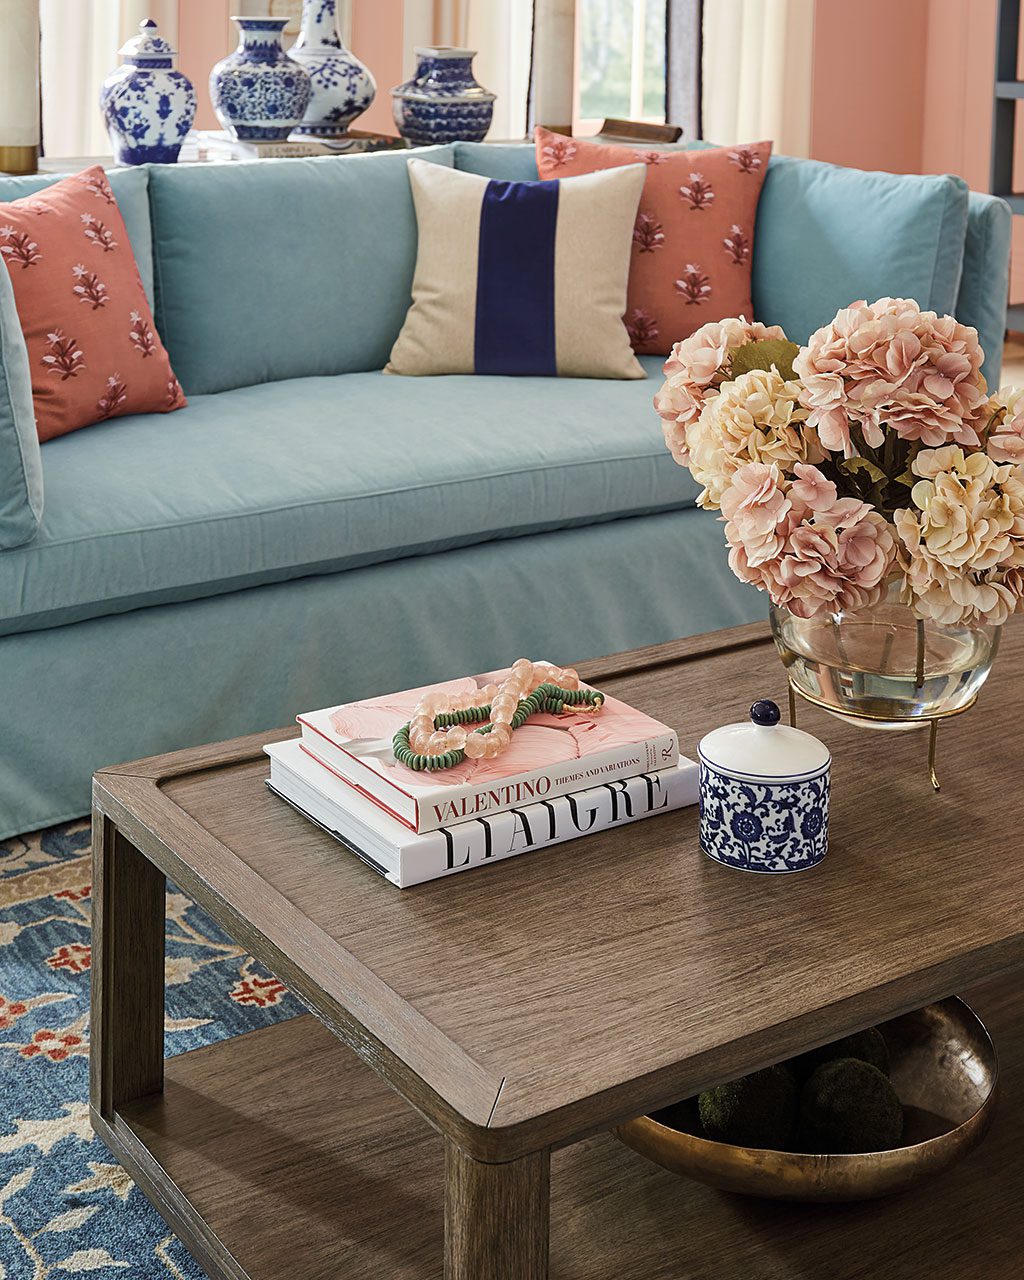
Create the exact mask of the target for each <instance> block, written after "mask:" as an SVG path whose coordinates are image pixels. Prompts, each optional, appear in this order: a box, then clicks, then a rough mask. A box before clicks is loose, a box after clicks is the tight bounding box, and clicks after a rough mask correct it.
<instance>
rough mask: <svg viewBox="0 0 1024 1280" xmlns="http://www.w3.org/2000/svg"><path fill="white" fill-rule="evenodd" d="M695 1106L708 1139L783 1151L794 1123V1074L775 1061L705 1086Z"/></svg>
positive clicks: (795, 1107) (795, 1104)
mask: <svg viewBox="0 0 1024 1280" xmlns="http://www.w3.org/2000/svg"><path fill="white" fill-rule="evenodd" d="M697 1107H698V1110H699V1112H700V1122H701V1126H702V1128H703V1129H704V1132H705V1134H707V1136H708V1137H709V1138H713V1139H715V1141H717V1142H731V1143H733V1144H735V1145H736V1146H740V1147H769V1148H772V1149H773V1150H776V1151H785V1150H786V1148H787V1146H788V1145H789V1142H790V1139H791V1138H792V1136H793V1127H794V1124H795V1123H796V1110H797V1085H796V1077H795V1076H794V1075H793V1072H792V1071H791V1070H790V1068H789V1067H788V1066H786V1065H785V1063H777V1064H776V1065H775V1066H774V1067H767V1068H765V1070H764V1071H755V1072H754V1073H753V1075H749V1076H744V1077H743V1078H742V1079H741V1080H732V1081H730V1082H729V1083H728V1084H718V1085H715V1087H714V1088H713V1089H705V1090H704V1092H703V1093H702V1094H701V1095H700V1097H699V1098H698V1099H697Z"/></svg>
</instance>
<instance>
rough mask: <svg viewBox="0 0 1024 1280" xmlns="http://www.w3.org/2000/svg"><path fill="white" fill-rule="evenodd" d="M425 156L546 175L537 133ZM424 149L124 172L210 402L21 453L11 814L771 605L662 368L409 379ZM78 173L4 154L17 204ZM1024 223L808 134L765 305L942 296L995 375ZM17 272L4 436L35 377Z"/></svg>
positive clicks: (21, 823) (6, 643)
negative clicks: (231, 748) (175, 758)
mask: <svg viewBox="0 0 1024 1280" xmlns="http://www.w3.org/2000/svg"><path fill="white" fill-rule="evenodd" d="M418 154H419V155H420V156H422V157H424V158H427V159H431V160H433V161H434V162H436V163H438V164H444V165H456V166H458V167H461V168H466V169H470V170H473V171H475V172H478V173H483V174H485V175H488V176H492V177H499V178H535V177H536V167H535V164H534V159H533V151H532V148H531V147H529V146H504V145H496V146H490V145H480V144H456V145H455V146H449V147H439V148H433V149H430V150H428V151H423V152H419V153H418ZM405 163H406V162H405V157H404V156H403V155H401V154H398V153H390V154H384V155H374V156H360V157H352V158H324V159H315V160H283V161H260V162H255V163H251V164H235V165H218V166H214V165H209V166H202V165H197V166H153V167H144V168H140V169H135V170H123V171H118V172H115V173H113V174H112V176H111V181H112V185H113V188H114V191H115V194H116V195H117V198H118V201H119V204H120V206H121V209H122V212H123V213H124V216H125V220H126V224H127V227H128V231H129V235H130V238H131V241H132V245H133V247H134V250H135V253H136V256H137V258H138V261H139V265H140V269H141V272H142V276H143V282H144V284H145V286H146V288H147V291H148V292H149V294H150V297H151V299H152V301H153V303H154V308H155V316H156V322H157V325H158V327H159V329H160V332H161V334H162V336H163V338H164V341H165V343H166V345H167V347H168V350H169V353H170V357H171V361H172V363H173V365H174V367H175V370H176V372H177V374H178V377H179V379H180V380H181V382H182V384H183V386H184V389H185V391H186V393H187V395H188V397H189V406H188V408H186V409H184V410H182V411H180V412H178V413H174V414H170V415H167V416H153V417H129V418H119V419H115V420H112V421H109V422H105V423H102V424H101V425H98V426H95V427H92V428H88V429H85V430H82V431H78V432H75V433H73V434H71V435H68V436H64V437H62V438H59V439H56V440H53V441H50V442H49V443H47V444H45V445H43V446H42V448H41V450H36V451H35V452H33V451H32V450H30V449H26V448H23V449H22V456H21V462H22V464H23V466H22V470H21V472H19V471H18V466H17V456H18V455H16V454H15V453H12V451H11V449H9V448H8V449H7V452H6V455H4V456H5V457H6V462H5V463H3V465H0V528H2V527H4V521H7V524H6V527H7V528H8V530H15V531H16V532H15V533H14V534H13V535H9V536H8V537H7V539H6V545H4V546H3V549H0V837H6V836H8V835H11V834H15V833H18V832H22V831H26V830H30V829H32V828H35V827H39V826H43V825H46V824H49V823H53V822H58V821H61V820H64V819H67V818H71V817H74V816H77V815H79V814H83V813H85V812H86V811H87V810H88V806H89V782H90V775H91V773H92V772H93V770H94V769H96V768H98V767H101V766H105V765H110V764H113V763H115V762H117V761H120V760H126V759H131V758H134V757H138V756H143V755H148V754H151V753H155V752H160V751H166V750H170V749H173V748H177V747H184V746H187V745H190V744H195V743H198V742H202V741H208V740H213V739H217V738H223V737H229V736H231V735H234V734H241V733H246V732H250V731H254V730H258V729H269V728H271V727H273V726H276V725H280V724H283V723H285V722H287V721H288V720H289V719H290V718H291V717H292V716H293V715H294V714H295V712H296V711H298V710H302V709H306V708H309V707H315V706H320V705H325V704H328V703H332V702H339V701H343V700H345V699H348V698H352V697H355V696H357V695H363V694H372V693H379V692H383V691H387V690H388V689H390V688H394V687H399V686H407V685H410V684H419V683H423V682H425V681H429V680H433V679H436V678H440V677H444V676H451V675H456V674H461V673H464V672H466V671H475V670H483V669H486V668H488V667H492V666H494V665H496V664H499V663H501V662H504V661H506V660H508V659H510V658H514V657H517V656H518V655H520V654H522V653H526V654H528V655H532V656H534V657H546V658H550V659H552V660H554V661H556V662H572V661H577V660H581V659H584V658H587V657H590V656H593V655H597V654H600V653H604V652H609V651H613V650H618V649H626V648H631V647H634V646H637V645H644V644H651V643H656V642H659V641H663V640H668V639H670V638H672V637H675V636H680V635H685V634H690V633H694V632H699V631H704V630H708V629H711V628H715V627H721V626H728V625H731V624H735V623H740V622H744V621H747V620H750V619H752V618H755V617H758V616H761V615H762V614H763V612H764V601H763V598H762V597H760V596H758V595H757V594H756V593H755V592H753V591H752V590H751V589H749V588H747V587H745V586H743V585H741V584H740V583H739V582H737V581H736V580H735V579H734V578H733V577H732V575H731V573H730V572H729V570H728V567H727V565H726V559H725V554H724V551H723V546H722V535H721V528H720V526H719V525H718V523H717V522H716V520H715V518H714V517H713V516H711V515H709V514H706V513H703V512H700V511H699V510H698V509H696V508H695V506H694V498H695V494H696V487H695V485H694V484H693V482H692V480H691V479H690V477H689V475H688V474H687V473H686V472H685V471H683V470H682V469H681V468H679V467H677V466H676V465H675V464H674V463H673V461H672V459H671V457H670V456H669V454H668V452H667V451H666V449H665V447H664V444H663V442H662V436H661V429H660V423H659V421H658V419H657V417H656V415H655V413H654V411H653V409H652V406H651V398H652V396H653V394H654V391H655V390H656V388H657V385H658V377H659V374H660V360H658V359H645V360H644V365H645V368H646V370H647V373H648V378H647V380H646V381H644V382H639V381H637V382H601V381H582V380H579V381H572V380H558V379H538V378H521V379H513V378H482V377H481V378H473V377H440V378H425V379H403V378H399V377H390V376H383V375H382V374H381V372H380V370H381V369H382V367H383V365H384V364H385V362H386V360H387V357H388V353H389V351H390V348H391V345H392V343H393V342H394V340H395V337H396V336H397V334H398V332H399V329H400V327H401V324H402V321H403V318H404V315H405V311H406V308H407V306H408V304H409V299H410V286H411V281H412V273H413V267H414V262H415V254H416V223H415V216H414V213H413V208H412V202H411V198H410V195H409V189H408V179H407V175H406V171H405ZM50 180H52V179H44V178H34V179H4V178H0V201H2V200H9V199H13V198H16V197H17V196H20V195H25V194H28V193H29V192H30V191H31V190H33V189H34V188H35V187H38V186H40V185H42V184H43V183H44V182H46V181H50ZM1009 227H1010V217H1009V211H1008V209H1007V208H1006V206H1005V204H1003V203H1002V202H1001V201H998V200H994V199H992V198H990V197H985V196H976V195H969V194H968V192H967V190H966V188H965V186H964V184H963V183H962V182H960V181H959V180H958V179H954V178H948V177H898V176H893V175H888V174H867V173H859V172H854V171H850V170H840V169H835V168H833V167H831V166H828V165H821V164H816V163H813V162H810V161H800V160H792V159H789V158H786V157H778V158H776V159H774V160H773V161H772V163H771V166H770V168H769V172H768V175H767V178H766V182H765V187H764V193H763V196H762V200H761V207H760V211H759V215H758V224H757V231H756V242H755V266H754V304H755V310H756V313H757V317H758V318H759V319H762V320H765V321H767V322H775V323H780V324H782V325H783V326H784V327H785V328H786V330H787V332H788V333H789V335H790V336H791V337H792V338H794V339H796V340H798V341H800V340H803V339H805V338H806V337H807V335H808V333H809V332H811V330H813V329H814V328H815V327H817V326H818V325H820V324H823V323H825V322H826V321H828V320H829V319H830V318H831V317H832V315H833V314H834V313H835V311H836V310H837V309H838V308H839V307H840V306H843V305H845V304H847V303H848V302H850V301H852V300H853V299H855V298H857V297H867V298H869V299H871V298H874V297H877V296H880V295H883V294H894V295H903V296H912V297H916V298H917V299H918V300H919V301H920V302H921V303H922V304H923V305H926V306H930V307H933V308H935V309H936V310H939V311H955V313H956V314H957V315H958V316H959V318H960V319H961V320H963V321H965V322H967V323H969V324H973V325H975V326H976V327H977V328H978V329H979V331H980V333H981V337H982V341H983V344H984V346H985V348H986V350H987V351H988V353H989V364H988V368H987V372H988V376H989V378H990V381H993V382H994V381H995V380H996V379H997V377H998V362H999V353H1000V349H1001V344H1002V337H1003V318H1004V314H1005V302H1006V288H1007V264H1008V251H1009ZM676 265H678V264H674V263H666V269H667V270H672V269H674V267H675V266H676ZM2 270H3V269H2V268H0V272H2ZM3 283H5V282H4V281H3V280H2V279H0V284H3ZM6 283H7V285H8V303H7V304H6V305H5V304H4V302H3V297H2V296H0V356H2V357H3V359H2V360H0V373H2V374H3V379H0V449H2V447H3V443H4V440H5V439H7V440H8V442H9V441H10V440H11V439H12V438H13V435H12V433H13V430H14V425H13V418H12V413H13V410H12V409H11V403H13V401H12V395H13V397H14V400H16V399H17V396H16V395H14V392H16V391H17V385H16V384H17V382H18V377H19V376H20V375H19V373H18V370H19V368H20V367H21V366H19V358H20V357H19V352H18V343H19V342H20V341H21V335H20V329H19V328H18V324H17V317H16V314H15V313H14V312H13V309H12V306H11V305H10V302H9V282H6ZM5 388H6V391H7V392H12V395H8V396H7V397H6V399H5ZM12 388H13V391H12ZM21 403H22V415H23V416H24V388H23V387H22V401H21ZM5 406H6V407H5ZM5 414H6V418H5ZM22 425H23V424H22ZM22 444H24V436H22ZM12 458H14V462H13V463H12V461H11V460H12ZM8 517H10V519H8ZM722 699H723V715H728V714H729V713H730V707H729V692H728V690H723V691H722ZM732 710H734V711H735V710H736V708H732Z"/></svg>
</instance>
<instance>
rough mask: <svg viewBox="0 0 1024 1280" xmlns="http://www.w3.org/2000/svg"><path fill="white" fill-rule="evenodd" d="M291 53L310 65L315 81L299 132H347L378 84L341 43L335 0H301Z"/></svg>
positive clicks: (328, 135) (333, 134)
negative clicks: (297, 31)
mask: <svg viewBox="0 0 1024 1280" xmlns="http://www.w3.org/2000/svg"><path fill="white" fill-rule="evenodd" d="M289 55H290V56H291V57H292V58H293V59H294V60H295V61H296V62H297V63H299V65H300V66H303V67H305V68H306V70H307V71H308V72H309V79H310V82H311V84H312V87H313V92H312V94H311V95H310V99H309V106H308V107H307V108H306V114H305V115H304V116H303V117H302V120H301V121H300V123H299V126H298V129H299V132H300V133H308V134H312V135H313V136H314V137H321V138H324V137H326V138H337V137H341V136H342V135H344V134H345V133H347V132H348V129H349V126H350V125H351V123H352V121H353V120H355V118H356V117H357V116H361V115H362V114H363V112H364V111H365V110H366V109H367V107H369V105H370V103H371V102H373V99H374V96H375V95H376V93H377V84H376V82H375V81H374V78H373V76H371V75H370V72H369V71H368V70H367V68H366V67H365V66H364V65H363V63H361V62H360V61H359V59H358V58H357V57H356V56H355V54H354V53H351V52H350V51H349V50H348V49H346V48H345V46H344V45H343V44H342V43H341V37H340V36H339V35H338V14H337V5H336V2H335V0H303V4H302V30H301V31H300V33H299V38H298V40H296V41H295V43H294V44H293V45H292V47H291V49H290V50H289Z"/></svg>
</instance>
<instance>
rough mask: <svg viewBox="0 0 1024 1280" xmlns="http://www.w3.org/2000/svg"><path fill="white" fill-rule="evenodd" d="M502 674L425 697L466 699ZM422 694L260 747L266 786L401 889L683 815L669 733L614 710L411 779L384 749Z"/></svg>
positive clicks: (302, 719) (329, 718) (692, 781)
mask: <svg viewBox="0 0 1024 1280" xmlns="http://www.w3.org/2000/svg"><path fill="white" fill-rule="evenodd" d="M507 674H508V673H507V672H504V671H502V672H490V673H488V674H487V675H482V676H477V677H470V678H468V679H465V680H453V681H448V682H447V683H445V684H442V685H436V686H431V688H432V689H443V690H446V691H450V692H453V693H460V694H461V693H466V692H468V691H470V690H472V689H473V688H482V687H483V686H484V685H486V684H488V683H491V682H494V683H500V682H501V681H502V679H504V678H505V677H506V676H507ZM426 692H427V690H426V689H410V690H407V691H406V692H404V693H397V694H390V695H388V696H386V697H381V698H371V699H367V700H366V701H363V702H354V703H349V704H347V705H345V706H341V707H331V708H327V709H325V710H322V711H311V712H309V713H307V714H304V715H300V716H299V717H298V722H299V724H300V726H301V729H302V733H301V736H300V737H298V738H293V739H290V740H289V741H287V742H277V743H271V744H270V745H268V746H267V748H266V752H267V755H269V756H270V777H269V779H268V780H267V786H268V787H269V788H270V789H271V790H272V791H273V792H275V793H276V794H277V795H278V796H280V797H281V798H282V799H283V800H286V801H287V802H288V803H289V804H291V805H292V806H293V807H294V808H295V809H297V810H299V812H300V813H302V814H303V815H304V816H305V817H307V818H308V819H310V821H312V822H314V823H316V825H317V826H319V827H322V828H323V829H324V830H325V831H327V832H328V833H329V834H330V835H332V836H334V837H335V839H337V840H338V841H340V843H341V844H343V845H344V846H345V847H346V848H347V849H349V850H351V852H352V853H354V854H356V855H357V856H358V857H360V858H362V859H363V861H364V862H366V863H368V864H369V865H370V866H371V867H373V868H374V870H376V871H378V872H380V874H381V875H382V876H384V878H385V879H387V880H389V881H391V883H392V884H396V885H398V886H399V887H400V888H403V889H404V888H407V887H409V886H410V885H414V884H421V883H423V882H424V881H426V880H435V879H438V878H439V877H441V876H447V875H453V874H454V873H455V872H457V871H467V870H469V869H470V868H471V867H478V866H486V865H487V864H488V863H491V862H499V861H501V860H502V859H504V858H511V857H514V856H515V855H516V854H519V853H528V852H529V851H531V850H534V849H542V848H546V847H547V846H548V845H554V844H559V843H561V842H562V841H564V840H573V839H575V838H577V837H580V836H584V835H589V834H591V833H592V832H596V831H602V830H604V829H605V828H606V827H615V826H623V825H625V824H626V823H629V822H635V821H637V820H638V819H640V818H647V817H652V816H655V815H657V814H659V813H665V812H667V811H668V810H671V809H679V808H682V807H683V806H684V805H690V804H693V803H695V801H696V798H697V766H696V765H695V764H694V763H693V761H691V760H687V759H686V758H685V757H682V756H680V754H679V743H678V740H677V738H676V735H675V733H674V731H673V730H671V729H669V728H667V727H666V726H665V725H663V724H660V723H659V722H658V721H657V720H653V719H652V718H651V717H650V716H647V715H645V714H644V713H643V712H640V711H636V710H635V709H634V708H632V707H630V706H627V705H626V703H624V702H620V701H618V700H617V699H615V698H610V697H606V699H605V703H604V706H603V707H602V709H601V710H600V712H599V713H593V712H584V713H583V714H578V715H563V716H555V715H547V714H542V715H537V716H534V717H531V719H529V720H528V721H527V722H526V723H525V724H524V725H523V726H522V727H521V728H519V729H517V730H516V731H515V733H514V734H513V735H512V742H511V745H510V746H509V747H508V748H507V750H505V751H504V752H503V753H502V754H501V755H499V756H497V757H496V758H494V759H490V760H488V759H481V760H470V759H466V760H463V761H462V763H461V764H458V765H455V766H454V767H453V768H449V769H442V770H438V771H437V772H431V773H427V772H417V771H414V770H412V769H409V768H407V767H406V766H404V765H402V764H399V763H398V762H397V761H396V760H395V757H394V754H393V752H392V739H393V737H394V735H395V733H396V732H397V731H398V729H400V728H401V726H402V725H403V724H406V723H407V722H408V721H409V720H410V718H411V716H412V714H413V711H414V708H415V707H416V704H417V703H418V702H419V700H420V698H421V696H422V695H423V694H424V693H426Z"/></svg>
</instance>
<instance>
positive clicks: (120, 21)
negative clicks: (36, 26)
mask: <svg viewBox="0 0 1024 1280" xmlns="http://www.w3.org/2000/svg"><path fill="white" fill-rule="evenodd" d="M145 18H153V19H154V20H155V21H156V22H157V23H159V25H160V29H161V31H162V33H163V34H164V35H165V36H167V37H168V38H169V39H171V40H175V39H176V38H177V29H178V0H40V6H39V20H40V27H41V36H42V39H41V46H40V69H41V75H42V89H43V93H42V96H43V147H44V149H45V152H46V155H48V156H61V157H73V156H83V157H85V156H98V155H106V154H109V152H110V144H109V142H108V140H107V134H106V129H105V128H104V125H103V118H102V117H101V115H100V109H99V92H100V85H101V84H102V83H103V80H104V78H105V77H106V76H107V74H108V72H110V71H112V70H113V68H114V67H116V66H117V65H118V62H119V59H118V57H117V51H118V49H120V47H121V45H122V44H123V43H124V42H125V40H127V39H128V37H129V36H131V35H134V34H135V33H136V32H137V31H138V29H139V23H140V22H142V21H143V19H145Z"/></svg>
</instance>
